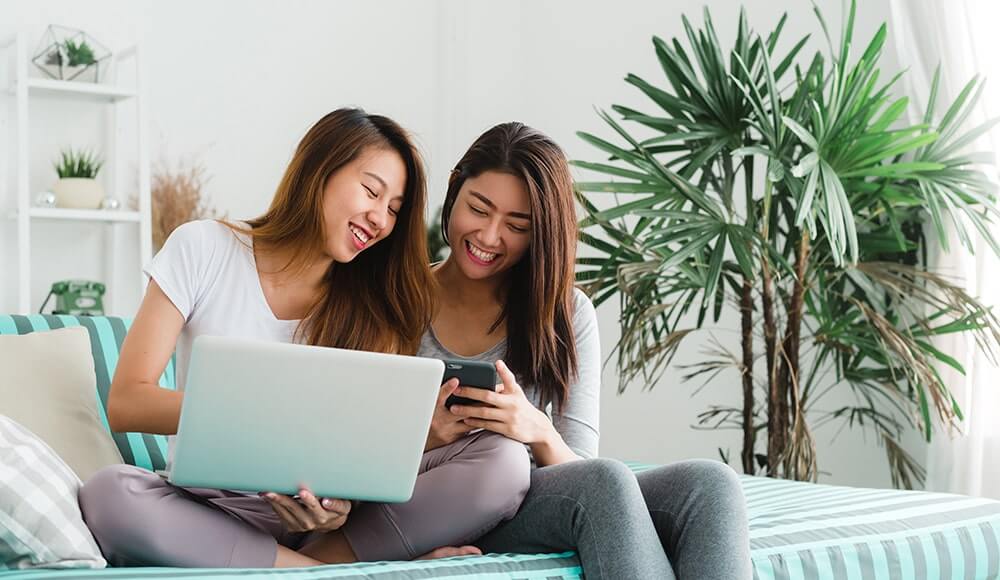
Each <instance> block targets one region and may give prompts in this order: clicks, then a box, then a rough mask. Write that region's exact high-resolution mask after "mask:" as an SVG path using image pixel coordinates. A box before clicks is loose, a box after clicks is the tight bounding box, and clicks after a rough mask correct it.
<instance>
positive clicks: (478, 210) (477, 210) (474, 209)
mask: <svg viewBox="0 0 1000 580" xmlns="http://www.w3.org/2000/svg"><path fill="white" fill-rule="evenodd" d="M469 209H471V210H472V213H474V214H476V215H486V210H484V209H481V208H478V207H476V206H474V205H472V204H471V203H470V204H469Z"/></svg>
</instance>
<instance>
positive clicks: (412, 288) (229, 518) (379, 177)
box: [80, 109, 529, 568]
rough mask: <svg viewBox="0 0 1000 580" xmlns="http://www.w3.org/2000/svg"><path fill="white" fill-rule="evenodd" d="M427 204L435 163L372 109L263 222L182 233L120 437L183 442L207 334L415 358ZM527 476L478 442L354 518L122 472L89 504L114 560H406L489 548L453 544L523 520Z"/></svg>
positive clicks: (120, 370)
mask: <svg viewBox="0 0 1000 580" xmlns="http://www.w3.org/2000/svg"><path fill="white" fill-rule="evenodd" d="M425 205H426V184H425V178H424V170H423V164H422V161H421V159H420V156H419V154H418V153H417V151H416V149H415V148H414V147H413V145H412V143H411V141H410V139H409V137H408V135H407V134H406V132H405V131H404V130H403V129H402V128H401V127H400V126H399V125H397V124H396V123H395V122H393V121H392V120H390V119H388V118H386V117H382V116H379V115H370V114H367V113H365V112H364V111H362V110H360V109H340V110H337V111H334V112H332V113H330V114H328V115H326V116H325V117H323V118H322V119H320V121H319V122H317V123H316V124H315V125H314V126H313V127H312V128H311V129H310V130H309V131H308V132H307V134H306V135H305V137H304V138H303V139H302V141H301V142H300V143H299V146H298V148H297V149H296V151H295V155H294V156H293V158H292V160H291V163H290V164H289V166H288V168H287V170H286V171H285V174H284V177H283V178H282V180H281V182H280V184H279V186H278V189H277V192H276V194H275V196H274V200H273V201H272V203H271V206H270V208H269V209H268V210H267V212H266V213H265V214H264V215H263V216H261V217H259V218H257V219H253V220H249V221H247V222H245V223H225V222H219V221H213V220H205V221H199V222H193V223H189V224H185V225H183V226H181V227H180V228H178V229H177V230H176V231H175V232H174V233H173V234H171V236H170V238H169V239H168V240H167V243H166V244H165V245H164V247H163V249H162V250H161V251H160V252H159V253H158V254H157V255H156V257H155V258H154V259H153V262H152V264H151V265H150V266H149V268H148V269H147V274H149V276H150V278H151V280H150V284H149V288H148V289H147V291H146V296H145V298H144V299H143V303H142V306H141V307H140V309H139V312H138V314H137V315H136V317H135V321H134V323H133V325H132V328H131V330H130V332H129V334H128V337H127V338H126V340H125V343H124V345H123V347H122V352H121V357H120V360H119V363H118V367H117V370H116V372H115V376H114V379H113V381H112V385H111V393H110V396H109V401H108V421H109V423H110V425H111V428H112V429H114V430H116V431H136V432H143V433H163V434H171V435H172V434H174V433H176V431H177V424H178V419H179V416H180V409H181V400H182V398H183V396H184V391H183V387H184V380H185V376H186V372H187V365H188V359H189V357H190V352H191V345H192V342H193V340H194V338H195V337H196V336H198V335H201V334H214V335H226V336H243V337H248V338H256V339H261V340H274V341H283V342H302V343H306V344H311V345H320V346H330V347H338V348H350V349H364V350H371V351H381V352H389V353H400V354H414V353H415V352H416V350H417V347H418V345H419V342H420V338H421V333H422V332H423V331H424V329H425V328H426V326H427V323H428V322H429V313H430V312H431V308H432V298H433V287H434V279H433V276H432V274H431V271H430V268H429V266H428V265H427V246H426V233H425V231H426V230H425V227H424V209H425ZM175 351H176V355H177V375H176V376H177V386H178V389H177V390H176V391H170V390H166V389H161V388H159V387H158V386H157V381H158V378H159V377H160V375H161V374H162V372H163V369H164V367H165V366H166V364H167V361H168V360H169V359H170V357H171V354H172V353H174V352H175ZM274 396H275V397H280V396H282V394H281V393H280V392H275V393H274ZM262 404H266V402H264V401H262ZM372 416H373V428H376V429H377V428H378V424H377V413H373V415H372ZM358 436H359V437H363V436H364V434H363V433H359V434H358ZM319 446H320V448H322V445H321V444H319ZM328 451H329V455H328V456H324V457H323V458H322V459H323V460H325V461H336V460H337V456H336V451H337V450H336V449H330V450H328ZM528 470H529V461H528V455H527V453H526V451H525V450H524V448H523V446H521V445H519V444H517V443H516V442H513V441H510V440H509V439H506V438H504V437H502V436H499V435H495V434H492V433H486V432H484V433H480V434H478V435H473V436H470V437H466V438H463V439H462V440H461V441H455V442H453V443H452V444H451V445H446V446H443V447H440V448H436V449H434V450H433V451H430V452H428V453H425V454H424V458H423V460H422V461H421V464H420V475H419V476H418V478H417V483H416V487H415V489H414V493H413V498H412V499H411V500H410V501H409V502H407V503H403V504H377V503H361V504H359V505H356V506H353V509H352V504H351V503H350V502H347V501H343V500H339V499H333V498H317V497H315V496H314V495H313V494H312V493H311V492H310V491H309V490H306V489H303V490H300V493H299V497H300V499H301V501H297V500H295V499H293V498H291V497H288V496H284V495H278V494H264V496H263V497H259V496H257V495H246V494H242V493H237V492H232V491H226V490H208V489H190V488H180V487H176V486H173V485H170V484H169V483H167V482H166V481H165V480H163V479H161V478H160V477H159V476H158V475H156V474H154V473H151V472H149V471H146V470H143V469H139V468H136V467H132V466H124V465H122V466H112V467H108V468H105V469H103V470H101V471H99V472H98V473H96V474H95V475H94V476H93V477H92V478H91V479H90V480H88V481H87V482H86V484H85V485H84V486H83V488H82V489H81V491H80V504H81V508H82V511H83V514H84V517H85V519H86V521H87V524H88V525H89V527H90V528H91V531H92V532H93V533H94V536H95V537H96V539H97V541H98V544H99V545H100V546H101V549H102V550H103V551H104V554H105V556H106V557H107V559H108V560H109V561H110V562H111V563H112V564H115V565H135V564H140V565H158V566H203V567H227V566H228V567H241V568H254V567H270V566H278V567H285V566H310V565H318V564H323V563H333V562H350V561H354V560H359V559H360V560H386V559H395V560H400V559H410V558H415V557H418V556H420V555H421V554H424V553H425V552H429V551H431V550H433V551H431V552H430V553H429V554H426V555H427V556H430V557H438V556H447V555H460V554H467V553H478V552H479V551H478V549H476V548H474V547H470V546H465V547H462V548H449V547H447V546H450V545H455V544H461V543H466V542H469V541H471V540H472V539H474V538H476V537H479V536H481V535H482V534H483V533H484V532H486V531H487V530H489V529H491V528H492V527H494V526H495V525H496V524H497V523H498V522H499V521H501V520H503V519H505V518H509V517H511V516H512V515H513V514H514V513H515V512H516V510H517V507H518V505H519V504H520V502H521V499H522V498H523V497H524V494H525V492H526V490H527V486H528V482H529V474H528ZM440 546H446V547H445V548H440V549H435V548H438V547H440Z"/></svg>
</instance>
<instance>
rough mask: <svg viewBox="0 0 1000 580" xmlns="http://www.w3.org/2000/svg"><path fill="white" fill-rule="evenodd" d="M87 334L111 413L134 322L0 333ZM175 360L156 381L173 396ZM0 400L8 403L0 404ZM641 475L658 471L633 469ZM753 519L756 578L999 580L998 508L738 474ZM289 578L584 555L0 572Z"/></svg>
mask: <svg viewBox="0 0 1000 580" xmlns="http://www.w3.org/2000/svg"><path fill="white" fill-rule="evenodd" d="M81 325H82V326H84V327H86V328H87V330H88V331H89V332H90V337H91V344H92V350H93V354H94V360H95V368H96V371H97V372H96V374H97V390H98V392H97V397H98V400H99V401H100V403H101V407H102V409H103V407H104V404H105V403H106V401H107V392H108V389H109V386H110V377H111V376H113V374H114V368H115V364H116V362H117V358H118V350H119V348H120V347H121V343H122V341H123V340H124V337H125V334H126V332H127V331H128V325H129V321H128V320H126V319H121V318H105V317H93V318H87V317H73V316H58V317H56V316H42V315H32V316H3V315H0V334H25V333H28V332H37V331H44V330H48V329H53V328H61V327H64V326H81ZM173 379H174V377H173V364H170V365H169V366H168V368H167V370H166V371H165V372H164V374H163V377H162V378H161V380H160V384H161V386H163V387H165V388H173V385H174V380H173ZM0 404H2V403H0ZM114 439H115V443H116V444H117V445H118V447H119V449H120V450H121V452H122V456H123V457H125V458H126V460H127V461H128V462H129V463H133V464H135V465H140V466H142V467H147V468H152V469H160V468H162V462H163V457H164V456H165V453H166V440H165V438H164V437H162V436H159V435H148V434H136V433H129V434H122V433H117V434H114ZM630 467H632V469H633V470H634V471H636V472H639V471H642V470H645V469H650V468H652V467H654V466H650V465H643V464H630ZM742 483H743V490H744V493H745V494H746V498H747V505H748V507H749V512H750V547H751V557H752V558H753V567H754V579H755V580H798V579H806V580H816V579H841V578H843V579H849V580H897V579H898V580H911V579H914V580H924V579H928V580H929V579H939V580H952V579H954V580H985V579H998V578H1000V502H997V501H993V500H988V499H978V498H970V497H966V496H959V495H950V494H938V493H926V492H904V491H897V490H875V489H859V488H849V487H838V486H830V485H816V484H808V483H798V482H790V481H779V480H772V479H767V478H759V477H748V476H743V477H742ZM237 576H238V577H241V578H257V577H261V578H262V577H265V576H266V577H269V578H284V579H287V580H307V579H308V580H313V579H320V578H355V579H361V578H364V579H369V580H387V579H390V578H392V579H414V580H415V579H428V578H470V579H481V580H503V579H519V580H520V579H523V580H535V579H538V580H569V579H574V578H583V572H582V570H581V568H580V565H579V562H578V560H577V558H576V556H575V555H574V554H573V553H572V552H567V553H562V554H537V555H526V554H491V555H486V556H480V557H466V558H452V559H445V560H437V561H431V562H375V563H362V564H351V565H341V566H325V567H321V568H314V569H290V570H289V569H286V570H206V569H176V568H120V569H106V570H32V571H0V580H15V579H20V578H25V579H34V580H42V579H53V580H70V579H75V578H79V579H81V580H90V579H97V578H121V579H125V578H150V579H153V578H156V579H166V578H184V579H196V578H217V579H221V578H230V577H233V578H235V577H237Z"/></svg>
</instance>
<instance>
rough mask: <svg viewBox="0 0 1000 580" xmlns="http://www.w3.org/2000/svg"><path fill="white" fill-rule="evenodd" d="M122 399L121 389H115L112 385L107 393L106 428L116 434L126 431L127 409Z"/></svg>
mask: <svg viewBox="0 0 1000 580" xmlns="http://www.w3.org/2000/svg"><path fill="white" fill-rule="evenodd" d="M122 399H123V395H122V393H121V389H116V388H115V386H114V384H112V386H111V392H110V393H108V406H107V415H108V427H109V428H111V430H112V431H114V432H116V433H122V432H125V431H128V420H127V416H128V414H127V412H126V409H127V407H126V405H125V404H124V401H123V400H122Z"/></svg>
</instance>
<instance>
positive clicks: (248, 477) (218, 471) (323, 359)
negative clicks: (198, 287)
mask: <svg viewBox="0 0 1000 580" xmlns="http://www.w3.org/2000/svg"><path fill="white" fill-rule="evenodd" d="M443 374H444V363H442V362H441V361H439V360H435V359H429V358H419V357H411V356H399V355H388V354H378V353H371V352H361V351H353V350H342V349H334V348H322V347H315V346H305V345H296V344H287V343H279V342H263V341H255V340H247V339H240V338H229V337H217V336H199V337H198V338H196V339H195V341H194V345H193V346H192V351H191V362H190V365H189V367H188V374H187V382H186V387H185V394H184V402H183V405H182V409H181V418H180V425H179V426H178V432H177V437H176V439H175V440H174V448H173V449H172V452H173V461H172V463H171V467H170V470H169V471H168V473H167V474H166V475H167V480H168V481H170V482H171V483H173V484H175V485H180V486H184V487H207V488H217V489H231V490H237V491H253V492H257V491H274V492H278V493H285V494H288V495H294V494H296V493H298V490H299V487H300V486H305V487H307V488H309V489H310V490H312V491H313V492H314V493H315V494H316V495H317V496H320V497H334V498H343V499H360V500H370V501H380V502H403V501H407V500H409V499H410V496H411V495H412V494H413V485H414V483H415V481H416V477H417V469H418V468H419V466H420V459H421V456H422V454H423V449H424V443H425V441H426V439H427V432H428V429H429V427H430V422H431V415H432V414H433V412H434V404H435V401H436V400H437V394H438V389H439V388H440V386H441V377H442V376H443Z"/></svg>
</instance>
